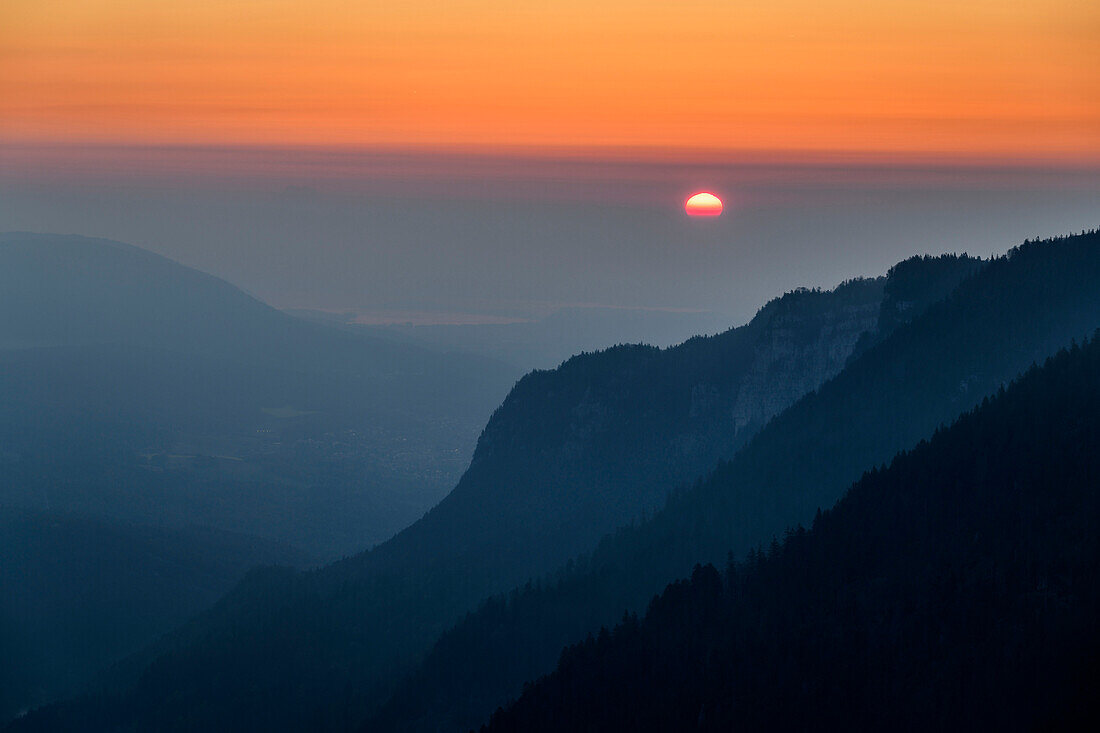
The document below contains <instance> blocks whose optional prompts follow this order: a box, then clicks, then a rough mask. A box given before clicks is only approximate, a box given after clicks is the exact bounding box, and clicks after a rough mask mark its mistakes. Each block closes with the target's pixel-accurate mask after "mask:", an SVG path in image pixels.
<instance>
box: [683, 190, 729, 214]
mask: <svg viewBox="0 0 1100 733" xmlns="http://www.w3.org/2000/svg"><path fill="white" fill-rule="evenodd" d="M684 211H685V212H687V215H688V216H718V215H719V214H721V213H722V199H720V198H718V197H717V196H715V195H714V194H713V193H710V192H709V191H700V192H699V193H697V194H693V195H692V196H691V197H690V198H688V200H687V201H685V202H684Z"/></svg>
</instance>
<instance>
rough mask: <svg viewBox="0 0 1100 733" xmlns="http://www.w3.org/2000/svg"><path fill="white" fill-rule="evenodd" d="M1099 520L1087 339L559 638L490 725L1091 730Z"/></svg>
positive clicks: (495, 731) (1098, 425) (1097, 652)
mask: <svg viewBox="0 0 1100 733" xmlns="http://www.w3.org/2000/svg"><path fill="white" fill-rule="evenodd" d="M1097 336H1100V331H1098V332H1097ZM1098 521H1100V340H1098V338H1097V337H1096V336H1094V338H1093V340H1092V341H1091V342H1086V343H1085V345H1084V346H1076V345H1074V346H1073V347H1072V348H1070V349H1069V350H1065V351H1061V352H1060V353H1058V354H1057V355H1056V356H1055V357H1053V358H1051V359H1049V360H1048V361H1047V362H1046V364H1045V365H1044V366H1043V367H1041V368H1038V367H1036V368H1033V369H1031V370H1029V371H1028V372H1027V373H1026V374H1025V375H1024V376H1023V377H1021V378H1020V380H1019V381H1018V382H1017V383H1015V384H1013V385H1012V386H1011V387H1009V388H1008V389H1007V390H1002V391H1001V392H1000V393H999V394H998V395H996V396H995V397H994V398H992V399H986V400H983V401H982V404H981V405H980V406H979V407H978V408H977V409H975V410H974V411H973V412H971V413H969V414H967V415H965V416H963V417H962V418H961V419H960V420H959V421H958V422H956V423H955V424H954V425H952V426H951V427H950V428H947V429H945V430H941V431H937V433H936V434H935V435H934V436H933V437H932V439H931V440H930V441H929V442H924V441H922V442H921V443H920V444H919V445H918V446H917V447H916V448H914V449H913V450H912V451H909V452H906V453H902V454H900V455H898V456H897V457H896V458H895V459H894V460H893V461H892V463H891V464H890V466H889V467H888V468H885V469H877V470H872V471H870V472H868V473H867V474H866V475H865V476H864V477H863V478H862V479H861V480H860V481H858V482H857V483H856V484H855V485H854V486H853V487H852V488H851V489H850V490H849V492H848V493H847V495H846V496H845V497H844V498H843V499H842V500H841V501H840V502H839V503H838V504H837V506H836V507H835V508H833V509H831V510H828V511H826V512H824V513H819V514H818V515H817V517H816V518H815V519H814V521H813V524H812V528H811V529H810V530H806V529H803V528H802V527H798V528H797V529H794V530H790V531H788V532H787V533H786V535H785V537H784V539H783V541H782V542H780V541H778V540H774V539H773V541H772V542H771V544H770V546H769V547H768V549H767V550H763V549H757V550H754V551H752V552H750V553H749V555H748V558H747V560H746V561H744V562H739V563H735V562H733V561H732V560H731V561H729V562H728V563H727V565H726V566H725V568H724V571H723V572H722V573H720V572H719V571H718V570H716V569H715V567H714V566H713V565H705V566H696V567H695V569H694V571H693V572H692V574H691V577H690V578H689V579H685V580H681V581H677V582H675V583H673V584H671V585H670V586H668V588H667V589H666V590H665V591H664V592H663V593H662V594H661V595H660V596H659V597H656V598H654V599H653V601H652V602H651V603H650V604H649V607H648V610H647V612H646V614H645V616H644V618H642V619H641V620H639V619H638V618H637V617H636V616H633V615H628V616H626V617H625V618H623V620H622V622H621V623H620V624H619V625H618V626H616V627H615V628H614V630H612V631H610V632H609V631H608V630H607V629H606V628H604V629H602V630H601V631H600V632H599V634H598V635H596V636H591V635H590V636H589V637H588V638H587V640H585V641H584V642H582V643H580V644H576V645H573V646H571V647H569V648H568V649H566V650H565V651H564V652H563V653H562V655H561V658H560V661H559V663H558V666H557V669H556V670H555V671H554V672H553V673H552V674H550V675H549V676H547V677H545V678H543V679H541V680H539V681H538V682H537V683H535V684H533V685H529V686H528V687H527V688H526V689H525V691H524V693H523V695H522V696H521V697H520V698H519V700H518V701H517V702H516V703H515V704H514V705H512V706H510V707H509V708H508V709H507V710H501V711H498V712H497V713H496V714H495V715H494V716H493V718H492V720H491V722H490V723H489V725H487V726H485V727H483V728H482V731H483V733H507V732H509V731H524V732H525V733H537V732H538V731H562V730H571V731H616V730H622V731H628V730H629V731H669V730H677V731H683V730H700V731H708V730H715V731H717V730H732V729H737V730H772V731H774V730H845V729H847V730H884V729H889V730H922V731H923V730H1005V731H1010V730H1036V729H1063V730H1065V729H1069V728H1071V727H1077V726H1080V728H1078V729H1093V728H1094V727H1095V726H1096V724H1097V723H1098V722H1100V715H1098V713H1100V708H1098V706H1097V700H1098V699H1100V698H1098V697H1097V692H1098V691H1100V690H1098V689H1097V680H1098V679H1100V676H1097V673H1098V672H1100V636H1098V635H1097V633H1096V619H1097V618H1098V617H1100V533H1097V527H1098V526H1100V524H1098Z"/></svg>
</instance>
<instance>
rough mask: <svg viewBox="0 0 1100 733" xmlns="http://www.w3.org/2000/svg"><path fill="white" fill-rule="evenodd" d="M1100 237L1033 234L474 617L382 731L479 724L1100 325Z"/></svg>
mask: <svg viewBox="0 0 1100 733" xmlns="http://www.w3.org/2000/svg"><path fill="white" fill-rule="evenodd" d="M1098 278H1100V235H1097V234H1095V233H1092V234H1087V235H1080V236H1074V237H1068V238H1064V239H1059V240H1051V241H1043V242H1033V243H1028V244H1025V245H1023V246H1021V247H1019V248H1016V249H1014V250H1013V251H1012V252H1010V253H1009V255H1008V256H1006V257H1003V258H999V259H997V260H995V261H994V262H991V263H990V264H989V265H987V266H986V267H985V268H984V269H983V270H982V271H981V272H980V273H979V274H977V275H976V276H974V277H972V278H970V279H968V280H966V281H964V282H963V283H962V284H961V285H959V286H958V287H957V288H956V289H955V290H954V292H952V293H951V295H950V296H949V297H947V298H946V299H945V300H943V301H942V302H940V303H937V304H935V305H933V306H932V307H930V308H928V310H927V311H926V312H925V313H924V314H923V315H921V316H919V317H918V318H915V319H914V320H913V321H912V322H911V323H909V324H907V325H901V326H900V327H898V328H897V329H896V330H895V331H894V332H893V333H892V334H891V335H889V336H887V337H886V338H884V339H883V340H882V341H881V342H880V343H878V344H877V345H874V346H871V347H870V348H868V349H866V350H865V351H864V353H863V354H862V355H861V356H859V357H857V358H856V359H854V360H853V361H852V362H851V363H850V364H849V365H848V366H847V367H846V368H845V370H844V371H843V372H841V373H840V374H839V375H838V376H837V377H836V378H834V379H833V380H831V381H829V382H827V383H826V384H824V385H823V386H822V387H821V388H820V389H819V390H817V392H816V393H813V394H810V395H807V396H806V397H805V398H803V399H802V400H800V401H799V402H797V403H796V404H795V405H794V406H792V407H791V408H790V409H788V410H786V411H785V412H783V413H782V414H780V415H779V416H778V417H777V418H775V419H774V420H773V421H772V422H771V423H770V424H769V425H768V426H767V427H766V428H764V429H763V430H762V431H761V432H760V433H759V434H758V435H757V436H756V438H754V439H753V440H752V441H751V442H750V443H749V444H748V445H747V446H746V447H745V448H744V449H742V451H741V452H740V453H739V454H738V455H737V456H736V457H735V458H734V459H733V460H732V461H731V462H729V463H728V464H724V465H722V466H721V467H719V468H718V470H717V471H715V472H714V474H713V475H712V476H710V477H709V478H708V479H707V480H706V481H703V482H700V483H699V484H698V485H696V486H695V487H693V488H692V489H690V490H688V491H685V492H681V493H679V494H678V495H676V496H674V497H673V499H672V500H671V501H670V502H669V504H668V506H667V507H666V508H665V509H664V510H662V511H661V512H660V513H658V514H657V515H656V516H655V517H654V518H653V519H651V520H650V521H648V522H645V523H642V524H641V525H639V526H635V527H632V528H627V529H624V530H622V531H620V532H618V533H617V534H616V535H614V536H611V537H608V538H607V539H605V540H604V541H603V542H602V543H601V544H600V546H599V547H598V548H597V549H596V550H595V551H594V552H593V553H592V554H591V555H589V556H587V557H584V558H580V559H579V560H578V561H577V562H575V563H570V564H569V566H567V567H565V568H563V569H562V570H561V571H560V572H559V573H557V574H556V575H555V576H552V577H550V578H548V579H547V580H546V581H545V582H544V583H542V584H538V585H535V586H533V587H527V588H526V589H517V590H516V591H514V592H513V593H512V594H510V595H509V596H507V597H502V598H498V599H494V600H492V601H490V602H489V603H487V604H485V605H484V606H483V607H482V608H481V609H480V610H479V611H478V612H477V613H475V614H472V615H471V616H469V617H468V618H467V619H465V620H464V621H463V622H462V623H461V624H459V625H458V626H457V627H456V628H455V629H453V630H451V631H449V632H448V633H446V634H445V635H444V636H443V637H442V638H441V639H440V640H439V642H438V643H437V644H436V645H435V647H434V649H433V651H432V652H431V653H430V654H429V656H428V657H427V659H426V660H425V662H424V664H423V665H422V667H421V668H420V669H419V670H418V672H417V673H416V674H414V675H413V676H412V677H411V678H409V679H408V680H407V681H406V682H405V684H403V685H402V687H401V688H400V689H399V690H398V691H397V693H396V694H395V695H394V697H393V698H392V700H391V701H390V702H389V703H388V704H387V705H386V706H385V707H384V709H383V710H382V711H381V712H380V713H379V714H378V715H377V716H376V717H375V718H373V719H372V720H370V721H369V723H368V725H367V726H366V729H367V730H380V731H385V730H417V731H420V730H425V731H429V730H463V729H465V728H468V727H470V726H476V725H478V724H479V723H480V722H481V721H483V720H484V719H485V717H486V716H487V715H488V714H489V713H490V712H492V710H494V709H495V708H496V707H497V706H498V705H501V704H503V702H504V701H505V700H507V699H508V698H509V697H514V696H516V695H518V694H519V693H520V691H521V684H522V682H523V681H524V680H530V679H533V678H535V677H537V676H538V675H540V674H544V673H545V672H547V671H548V670H549V669H550V668H551V667H552V665H553V663H554V661H555V660H556V659H557V655H558V653H559V651H560V650H561V648H562V647H563V646H564V645H565V644H568V643H571V642H573V641H575V640H576V639H578V638H583V637H584V635H585V634H587V633H591V632H594V631H595V630H596V629H598V628H599V627H600V626H601V625H607V624H612V623H614V622H615V620H617V619H618V618H619V617H621V615H622V613H623V610H624V609H631V610H641V608H643V607H644V604H645V603H646V602H647V601H648V600H649V598H651V597H652V595H653V594H654V593H656V592H658V591H659V590H660V589H661V588H662V587H664V585H665V584H666V583H668V582H670V581H671V580H672V579H674V578H677V577H683V576H684V575H686V574H687V573H689V572H690V570H691V567H692V566H693V565H694V564H695V563H697V562H708V561H710V562H720V561H722V560H723V559H724V558H725V556H726V553H727V552H728V551H729V550H733V551H734V552H737V553H739V554H740V553H743V552H745V551H747V550H748V549H749V548H750V547H754V546H756V545H757V544H759V543H767V542H768V541H770V539H771V538H772V537H773V536H774V535H776V534H781V533H782V531H783V529H784V528H786V527H789V526H794V525H795V524H797V523H799V522H808V521H809V520H810V518H811V517H812V516H813V513H814V511H815V510H816V509H817V508H818V507H828V506H830V505H832V504H833V503H834V502H835V501H836V500H837V499H838V498H839V496H840V495H841V493H842V492H843V491H844V490H845V488H846V487H847V486H849V485H850V484H851V483H852V482H853V481H855V480H856V479H858V478H859V476H860V475H861V473H862V472H863V471H864V470H866V469H868V468H870V467H872V466H875V465H877V464H880V463H882V462H884V461H887V460H889V459H890V457H891V456H893V455H894V454H895V453H896V452H897V451H899V450H902V449H904V448H905V447H906V446H911V445H913V444H914V443H916V442H917V441H918V440H920V439H921V438H922V437H924V436H926V435H929V434H931V433H932V431H934V430H935V429H936V428H937V427H938V426H939V425H942V424H944V423H946V422H949V421H951V420H953V419H954V418H955V417H957V416H958V415H959V414H961V413H962V412H963V411H965V410H967V409H970V408H971V407H973V406H974V405H975V404H977V403H978V402H979V401H980V400H981V399H982V397H983V396H985V395H988V394H991V393H993V392H994V391H996V390H997V389H998V388H999V387H1000V386H1001V385H1002V384H1003V383H1005V382H1007V381H1008V380H1011V379H1012V378H1014V377H1015V376H1016V375H1017V374H1019V373H1020V372H1022V371H1023V370H1024V369H1026V368H1027V367H1028V366H1029V365H1030V364H1031V363H1033V362H1035V361H1042V360H1043V359H1044V358H1046V357H1047V356H1048V355H1050V354H1052V353H1054V352H1055V351H1056V350H1057V349H1058V348H1059V347H1061V346H1063V345H1065V344H1068V343H1069V342H1070V341H1071V340H1072V339H1073V338H1081V337H1083V336H1084V335H1086V334H1089V333H1091V332H1092V330H1093V329H1095V328H1096V327H1097V325H1098V324H1100V279H1098Z"/></svg>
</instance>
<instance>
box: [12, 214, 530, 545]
mask: <svg viewBox="0 0 1100 733" xmlns="http://www.w3.org/2000/svg"><path fill="white" fill-rule="evenodd" d="M0 313H3V314H4V318H3V319H2V320H0V431H4V433H5V435H4V437H5V438H7V439H8V440H7V442H6V444H5V450H4V453H3V454H0V472H2V475H3V477H4V478H5V479H7V480H6V481H5V482H3V491H2V494H0V501H2V502H4V503H9V504H18V505H23V506H30V507H35V508H46V507H47V506H53V507H55V508H57V507H68V508H73V509H80V510H85V511H93V512H102V513H105V514H109V515H112V516H117V517H121V518H123V519H127V520H132V521H152V522H172V523H176V524H187V523H193V522H195V521H209V522H212V523H214V524H216V525H218V526H222V527H225V528H227V529H232V530H241V531H248V532H255V533H258V534H262V535H267V536H271V537H275V538H278V539H282V540H287V541H292V542H295V543H297V544H300V545H301V546H303V547H306V548H308V549H309V550H311V551H312V552H315V553H317V554H318V555H326V556H328V557H339V556H340V555H342V554H348V553H350V552H352V551H358V550H361V549H363V548H365V547H369V546H370V545H372V544H374V543H376V542H379V541H382V540H384V539H387V538H388V537H390V536H392V534H393V533H394V532H396V531H397V530H398V529H400V528H401V527H403V526H406V525H407V524H408V523H409V522H410V521H412V520H413V519H415V517H417V516H418V515H419V514H420V513H422V512H423V510H424V509H425V508H427V507H428V506H430V505H431V504H432V503H434V502H435V501H436V500H437V499H438V497H439V496H441V495H442V494H443V493H444V491H445V490H446V489H447V488H450V487H451V486H453V482H454V481H455V480H457V478H458V476H459V475H460V473H461V471H462V469H463V468H464V466H465V463H466V457H467V456H468V455H470V453H472V448H473V445H474V443H475V440H476V436H477V433H478V431H479V430H480V428H481V426H482V425H483V424H484V420H485V419H486V418H487V416H488V415H489V413H490V410H491V406H492V405H493V404H496V402H497V400H499V399H500V396H501V395H503V394H504V393H505V392H506V390H507V388H508V386H510V385H511V384H512V382H513V379H514V378H515V374H514V372H513V371H512V369H511V368H510V367H506V366H504V365H501V364H498V363H496V362H493V361H491V360H487V359H482V358H478V357H475V356H471V355H455V354H446V353H443V352H433V351H431V350H428V349H424V348H421V347H417V346H413V345H408V344H401V343H397V342H395V341H394V340H393V339H386V338H373V337H370V336H369V335H366V334H354V333H348V332H344V331H340V330H338V329H335V328H329V327H326V326H323V325H319V324H314V323H307V322H304V321H301V320H298V319H295V318H292V317H290V316H288V315H286V314H285V313H282V312H280V311H277V310H275V309H273V308H270V307H269V306H267V305H265V304H263V303H261V302H259V301H257V300H255V299H254V298H252V297H250V296H248V295H246V294H245V293H243V292H241V291H240V290H238V289H237V288H235V287H233V286H231V285H229V284H228V283H226V282H224V281H222V280H219V279H217V278H215V277H212V276H210V275H206V274H204V273H201V272H198V271H195V270H192V269H190V268H187V267H183V266H182V265H179V264H177V263H174V262H172V261H170V260H167V259H165V258H163V257H160V256H158V255H155V254H152V253H150V252H146V251H143V250H140V249H137V248H135V247H130V246H128V245H124V244H120V243H118V242H111V241H107V240H101V239H89V238H84V237H75V236H59V235H35V234H25V233H8V234H0ZM58 456H61V457H63V459H64V460H63V461H61V462H58V461H57V457H58ZM75 461H83V462H84V466H83V468H80V469H78V468H77V466H76V465H75V463H74V462H75ZM59 463H60V464H64V465H67V466H69V467H71V468H73V469H74V470H72V471H69V472H68V473H65V472H64V471H63V470H61V469H62V465H59ZM215 463H218V464H219V465H218V467H217V468H218V470H216V471H215V470H213V464H215ZM46 476H49V477H50V481H55V482H61V483H62V484H64V485H65V489H64V490H61V491H57V492H55V495H54V497H53V499H52V502H53V503H52V504H45V503H44V502H43V501H42V500H41V497H42V485H43V482H44V480H45V477H46ZM122 477H125V481H120V480H116V479H120V478H122ZM17 479H18V480H17ZM122 487H124V488H125V490H127V491H129V492H130V493H131V494H134V495H138V496H142V497H145V498H144V499H143V500H141V501H138V502H136V503H126V502H118V501H116V499H117V498H118V496H117V494H118V491H119V490H122ZM66 497H70V498H72V503H68V502H67V501H66ZM154 499H155V500H154ZM215 504H217V505H219V506H221V507H223V508H225V509H226V511H221V510H220V509H217V508H216V507H214V506H213V505H215ZM291 518H292V519H293V521H291Z"/></svg>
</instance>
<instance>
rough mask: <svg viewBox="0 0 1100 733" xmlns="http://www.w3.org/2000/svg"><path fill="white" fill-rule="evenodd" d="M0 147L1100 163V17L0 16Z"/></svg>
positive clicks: (427, 9) (231, 10)
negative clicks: (967, 157) (703, 153)
mask: <svg viewBox="0 0 1100 733" xmlns="http://www.w3.org/2000/svg"><path fill="white" fill-rule="evenodd" d="M0 138H2V139H6V140H8V141H9V142H10V141H13V140H37V141H59V142H65V141H87V140H99V141H111V142H123V143H126V142H141V143H146V142H149V143H218V144H237V143H244V144H264V145H270V144H284V143H285V144H295V145H301V144H305V145H314V144H317V145H343V144H356V145H383V146H386V145H393V146H406V147H407V146H427V147H436V146H443V147H447V146H475V147H476V146H483V145H503V146H536V147H538V146H641V147H651V148H667V147H694V148H711V149H730V150H816V151H823V150H848V151H873V152H908V153H913V152H933V151H934V152H948V153H956V152H961V153H969V154H979V155H995V156H996V155H1011V156H1017V157H1019V156H1040V157H1042V156H1055V157H1081V156H1084V157H1088V158H1097V159H1100V3H1097V2H1096V0H1038V1H1037V0H1024V1H1018V0H950V1H948V2H941V1H939V0H926V1H921V2H918V1H916V0H767V1H766V2H762V1H761V0H751V1H742V0H711V1H709V2H701V1H697V0H679V1H675V2H674V1H671V0H666V1H665V2H652V1H648V0H642V1H640V2H639V1H636V2H624V1H621V0H605V1H602V2H600V1H597V0H590V1H589V2H580V1H578V0H540V1H539V2H527V1H526V0H452V1H450V2H441V1H439V0H436V1H435V2H425V1H424V0H385V1H374V0H365V1H360V2H352V1H351V0H309V1H308V2H301V1H297V2H291V1H290V0H189V1H188V2H169V1H168V0H4V2H3V3H2V4H0Z"/></svg>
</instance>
